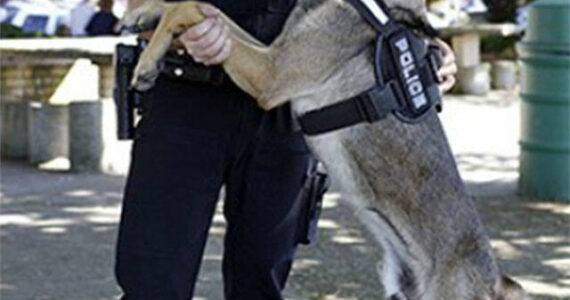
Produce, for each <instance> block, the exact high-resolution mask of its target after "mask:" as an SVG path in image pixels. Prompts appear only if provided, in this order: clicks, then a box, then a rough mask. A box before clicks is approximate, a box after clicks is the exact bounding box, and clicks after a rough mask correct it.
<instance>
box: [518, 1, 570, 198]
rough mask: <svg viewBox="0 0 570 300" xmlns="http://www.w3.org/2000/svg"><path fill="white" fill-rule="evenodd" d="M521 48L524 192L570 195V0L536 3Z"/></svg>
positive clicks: (547, 195)
mask: <svg viewBox="0 0 570 300" xmlns="http://www.w3.org/2000/svg"><path fill="white" fill-rule="evenodd" d="M517 48H518V52H519V56H520V59H521V61H522V67H521V98H522V104H521V122H522V125H521V141H520V146H521V157H520V184H519V188H520V192H521V194H522V195H523V196H526V197H530V198H534V199H543V200H563V201H570V1H569V0H540V1H536V2H535V3H533V4H532V5H531V7H530V11H529V23H528V28H527V31H526V33H525V37H524V39H523V41H522V42H521V43H519V45H518V47H517Z"/></svg>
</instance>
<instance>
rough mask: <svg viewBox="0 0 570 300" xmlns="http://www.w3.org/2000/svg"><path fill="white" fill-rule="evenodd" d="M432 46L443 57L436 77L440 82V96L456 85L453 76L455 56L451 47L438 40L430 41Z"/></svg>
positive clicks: (454, 72) (455, 66)
mask: <svg viewBox="0 0 570 300" xmlns="http://www.w3.org/2000/svg"><path fill="white" fill-rule="evenodd" d="M432 43H433V44H434V45H436V46H437V47H439V49H441V54H442V56H443V64H442V66H441V68H439V71H438V73H437V74H438V75H439V77H440V78H441V80H442V82H441V83H440V84H439V90H440V91H441V93H442V94H444V93H446V92H448V91H449V90H451V89H452V88H453V86H454V85H455V83H456V81H457V80H456V78H455V75H456V74H457V64H456V63H455V54H454V53H453V50H452V49H451V47H450V46H449V45H448V44H447V43H445V42H444V41H442V40H440V39H435V40H433V41H432Z"/></svg>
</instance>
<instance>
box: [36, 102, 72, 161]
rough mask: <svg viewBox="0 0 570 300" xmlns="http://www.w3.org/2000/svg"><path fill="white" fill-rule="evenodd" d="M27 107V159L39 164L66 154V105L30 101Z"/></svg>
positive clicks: (67, 135)
mask: <svg viewBox="0 0 570 300" xmlns="http://www.w3.org/2000/svg"><path fill="white" fill-rule="evenodd" d="M28 107H29V109H28V150H29V156H28V160H29V162H30V163H33V164H39V163H42V162H47V161H50V160H53V159H55V158H58V157H67V155H68V153H69V152H68V138H69V130H68V127H67V123H68V118H69V115H68V107H67V106H65V105H51V104H48V103H42V102H30V104H29V106H28Z"/></svg>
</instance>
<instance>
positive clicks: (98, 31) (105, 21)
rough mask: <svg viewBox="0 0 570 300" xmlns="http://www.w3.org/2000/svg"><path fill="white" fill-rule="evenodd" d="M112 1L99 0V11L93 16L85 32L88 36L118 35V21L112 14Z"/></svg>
mask: <svg viewBox="0 0 570 300" xmlns="http://www.w3.org/2000/svg"><path fill="white" fill-rule="evenodd" d="M112 9H113V0H100V1H99V11H98V12H97V13H96V14H94V15H93V17H92V18H91V20H90V21H89V24H87V27H85V31H86V32H87V35H89V36H99V35H118V30H117V23H118V22H119V19H118V18H117V17H116V16H115V15H114V14H113V11H112Z"/></svg>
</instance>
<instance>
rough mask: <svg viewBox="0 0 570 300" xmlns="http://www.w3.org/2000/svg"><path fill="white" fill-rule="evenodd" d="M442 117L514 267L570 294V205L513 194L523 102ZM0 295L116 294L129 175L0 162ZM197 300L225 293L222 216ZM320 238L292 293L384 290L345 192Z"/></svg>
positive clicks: (76, 299)
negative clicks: (116, 251)
mask: <svg viewBox="0 0 570 300" xmlns="http://www.w3.org/2000/svg"><path fill="white" fill-rule="evenodd" d="M445 105H446V107H445V112H444V113H443V114H442V119H443V121H444V124H445V127H446V130H447V132H448V136H449V139H450V142H451V144H452V147H453V149H454V152H455V154H456V158H457V160H458V163H459V167H460V170H461V173H462V176H463V177H464V179H465V180H466V182H467V185H468V187H469V190H470V191H471V193H472V194H473V195H474V196H475V197H476V204H477V206H478V208H479V209H480V212H481V215H482V217H483V219H484V221H485V222H486V224H487V226H488V228H489V231H490V234H491V237H492V244H493V247H494V248H495V250H496V253H497V257H498V258H499V261H500V264H501V266H502V267H503V269H504V270H505V272H506V273H509V274H512V275H513V276H514V277H515V278H516V279H518V280H519V281H520V282H521V283H523V285H524V286H525V287H526V288H527V289H528V290H529V291H530V292H531V293H532V294H533V295H534V296H536V299H570V238H569V234H570V205H567V204H561V203H550V202H536V201H532V199H521V198H520V197H518V196H516V178H517V167H518V146H517V143H516V141H517V139H518V136H517V135H518V131H519V128H518V126H517V125H518V123H519V122H518V100H517V99H516V98H515V97H513V96H512V95H509V94H505V93H495V94H493V95H491V96H490V97H487V98H485V99H482V98H477V97H450V98H448V99H447V101H446V102H445ZM1 172H2V178H1V182H2V190H1V191H2V212H1V214H0V224H1V226H2V228H1V231H0V236H1V238H2V249H1V250H2V253H1V254H2V255H1V259H2V266H1V269H2V278H1V280H0V292H1V294H0V299H3V300H40V299H42V300H51V299H54V300H55V299H57V300H99V299H101V300H103V299H104V300H110V299H116V297H117V296H118V295H119V291H118V290H117V288H116V287H115V284H114V278H113V274H112V265H113V247H114V241H115V234H116V225H117V220H118V213H119V210H120V198H121V192H122V187H123V183H124V176H121V175H117V176H111V175H96V174H75V175H74V174H68V173H65V172H47V171H38V170H37V169H35V168H32V167H30V166H28V165H26V164H23V163H17V162H6V161H3V162H2V168H1ZM214 221H215V222H214V226H213V228H212V229H211V235H210V240H209V244H208V248H207V254H206V256H205V261H204V265H203V268H202V272H201V275H200V281H199V283H198V289H197V293H196V298H195V299H208V300H220V299H222V296H221V283H220V282H221V275H220V272H219V270H220V260H221V253H222V246H221V241H222V240H221V237H222V235H223V232H224V222H223V217H222V216H221V214H220V212H218V214H217V215H216V217H215V220H214ZM319 227H320V228H321V229H320V241H319V243H317V244H316V245H314V246H311V247H304V248H303V249H302V250H301V251H300V253H299V255H298V259H297V261H296V263H295V267H294V272H293V275H292V278H291V280H290V282H289V285H288V288H287V291H286V294H287V296H288V298H290V299H311V300H341V299H342V300H349V299H350V300H352V299H358V300H367V299H383V297H382V296H381V295H382V290H381V287H380V285H379V280H378V276H377V274H376V262H377V261H380V259H381V255H380V251H379V250H378V248H377V247H376V246H375V245H374V244H373V243H372V242H370V238H369V236H368V235H367V234H366V233H365V232H363V230H362V227H361V226H360V225H359V223H358V221H357V220H356V217H355V216H354V213H353V212H352V211H350V210H349V209H347V208H346V207H345V206H344V205H343V204H342V199H341V198H340V196H339V195H338V194H335V193H330V194H329V195H327V198H326V201H325V210H324V215H323V217H322V219H321V222H320V225H319Z"/></svg>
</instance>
